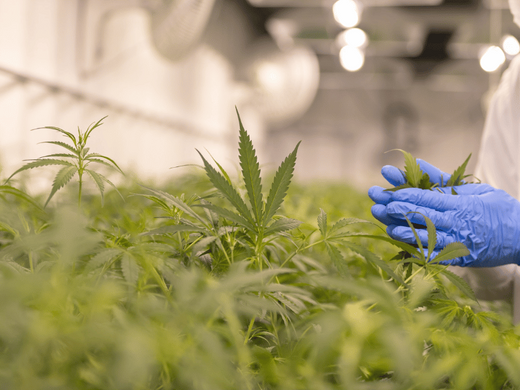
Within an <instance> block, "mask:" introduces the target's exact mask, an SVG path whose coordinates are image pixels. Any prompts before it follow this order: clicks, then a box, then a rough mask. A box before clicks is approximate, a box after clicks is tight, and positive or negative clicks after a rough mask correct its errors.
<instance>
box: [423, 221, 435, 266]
mask: <svg viewBox="0 0 520 390" xmlns="http://www.w3.org/2000/svg"><path fill="white" fill-rule="evenodd" d="M421 215H422V216H423V218H424V220H425V221H426V231H427V232H428V257H427V258H426V262H428V261H430V257H431V253H432V252H433V250H434V249H435V245H437V229H436V228H435V225H434V223H433V222H432V220H431V219H430V218H428V217H427V216H425V215H423V214H421Z"/></svg>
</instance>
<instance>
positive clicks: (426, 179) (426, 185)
mask: <svg viewBox="0 0 520 390" xmlns="http://www.w3.org/2000/svg"><path fill="white" fill-rule="evenodd" d="M432 185H433V184H432V183H431V182H430V176H429V175H428V174H427V173H423V174H422V176H421V179H420V180H419V188H422V189H423V190H430V189H431V188H432Z"/></svg>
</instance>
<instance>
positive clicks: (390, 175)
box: [368, 158, 451, 226]
mask: <svg viewBox="0 0 520 390" xmlns="http://www.w3.org/2000/svg"><path fill="white" fill-rule="evenodd" d="M417 163H418V164H419V166H420V167H421V170H422V171H423V172H425V173H427V174H428V176H429V177H430V182H432V183H437V184H439V185H442V184H444V183H447V182H448V180H450V178H451V175H450V174H448V173H446V172H443V171H441V170H440V169H439V168H437V167H435V166H433V165H431V164H430V163H428V162H426V161H424V160H421V159H419V158H418V159H417ZM381 174H382V175H383V177H384V178H385V179H386V181H388V182H389V183H390V184H391V185H393V186H395V187H397V186H400V185H402V184H405V183H406V179H405V177H404V175H403V172H402V171H401V170H400V169H398V168H396V167H394V166H392V165H385V166H384V167H383V168H382V169H381ZM449 191H451V187H450V188H449ZM368 196H369V197H370V199H372V200H373V201H374V202H375V203H376V204H375V205H374V206H372V210H371V211H372V215H373V216H374V217H375V218H376V219H377V220H379V221H380V222H382V223H384V224H385V225H404V226H408V225H407V224H406V222H403V221H402V220H396V219H392V218H390V217H389V216H388V215H387V214H386V207H384V205H386V204H388V202H389V201H390V198H391V196H392V192H390V191H385V189H384V188H383V187H379V186H373V187H372V188H370V189H369V190H368Z"/></svg>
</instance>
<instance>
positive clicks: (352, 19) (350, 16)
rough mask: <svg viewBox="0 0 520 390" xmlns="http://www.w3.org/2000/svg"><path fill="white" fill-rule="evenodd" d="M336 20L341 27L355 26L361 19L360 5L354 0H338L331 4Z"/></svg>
mask: <svg viewBox="0 0 520 390" xmlns="http://www.w3.org/2000/svg"><path fill="white" fill-rule="evenodd" d="M332 13H333V15H334V19H335V20H336V22H338V23H339V24H341V25H342V26H343V27H346V28H349V27H354V26H357V25H358V23H359V20H360V19H361V7H360V6H359V5H358V3H357V2H355V1H354V0H338V1H336V2H335V3H334V5H333V6H332Z"/></svg>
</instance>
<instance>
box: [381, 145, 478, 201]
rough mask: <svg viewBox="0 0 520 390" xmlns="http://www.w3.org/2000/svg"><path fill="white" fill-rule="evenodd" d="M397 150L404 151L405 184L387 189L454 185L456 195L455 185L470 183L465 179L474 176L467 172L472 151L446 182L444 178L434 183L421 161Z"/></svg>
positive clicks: (430, 187) (433, 187)
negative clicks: (424, 170)
mask: <svg viewBox="0 0 520 390" xmlns="http://www.w3.org/2000/svg"><path fill="white" fill-rule="evenodd" d="M396 150H398V151H400V152H401V153H403V156H404V161H405V165H404V172H403V171H401V172H402V174H403V177H404V179H405V184H402V185H400V186H397V187H392V188H387V189H386V191H397V190H400V189H403V188H421V189H423V190H433V189H435V188H438V187H452V189H451V191H452V194H454V195H456V192H455V190H454V189H453V187H455V186H460V185H463V184H468V182H466V181H465V180H464V179H466V178H468V177H470V176H472V175H466V174H465V172H466V167H467V165H468V162H469V159H470V158H471V153H470V155H469V156H468V158H466V160H465V161H464V162H463V163H462V164H461V165H460V166H459V167H458V168H457V169H455V171H453V174H452V175H451V177H450V179H449V180H448V181H447V182H446V183H444V180H441V183H440V184H439V183H432V182H431V181H430V177H429V175H428V174H427V173H426V172H423V171H422V170H421V167H420V165H419V163H418V162H417V160H416V159H415V157H413V156H412V155H411V154H410V153H408V152H406V151H404V150H401V149H396Z"/></svg>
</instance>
